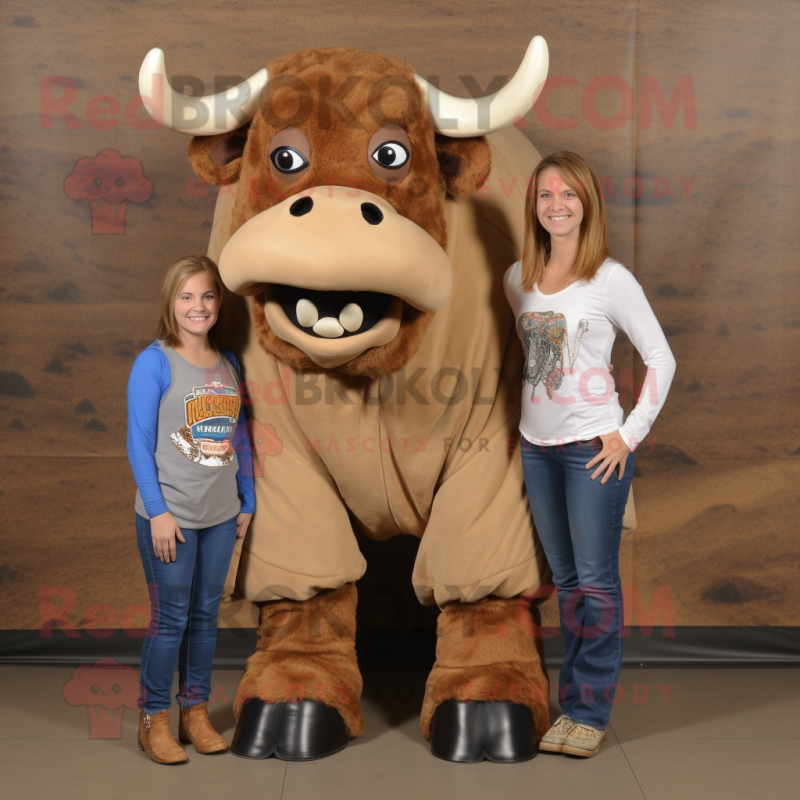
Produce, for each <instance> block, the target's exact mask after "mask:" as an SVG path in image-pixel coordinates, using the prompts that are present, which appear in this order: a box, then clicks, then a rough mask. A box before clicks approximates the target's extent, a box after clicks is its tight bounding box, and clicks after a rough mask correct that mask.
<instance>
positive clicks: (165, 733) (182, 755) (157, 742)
mask: <svg viewBox="0 0 800 800" xmlns="http://www.w3.org/2000/svg"><path fill="white" fill-rule="evenodd" d="M138 744H139V749H140V750H144V751H145V753H147V755H149V756H150V758H152V759H153V761H155V762H156V763H157V764H183V763H184V762H186V761H188V760H189V759H188V757H187V755H186V751H185V750H184V749H183V748H182V747H181V746H180V745H179V744H178V743H177V742H176V741H175V737H174V736H173V735H172V733H170V730H169V711H168V710H167V709H164V710H163V711H159V712H158V714H148V713H146V712H145V710H144V709H142V711H141V712H140V714H139V740H138Z"/></svg>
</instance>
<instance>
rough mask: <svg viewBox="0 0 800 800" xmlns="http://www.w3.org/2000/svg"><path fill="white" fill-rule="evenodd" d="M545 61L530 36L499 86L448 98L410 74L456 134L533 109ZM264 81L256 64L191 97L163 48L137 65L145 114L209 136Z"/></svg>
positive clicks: (243, 118) (232, 123)
mask: <svg viewBox="0 0 800 800" xmlns="http://www.w3.org/2000/svg"><path fill="white" fill-rule="evenodd" d="M549 61H550V59H549V54H548V50H547V42H545V40H544V39H543V38H542V37H541V36H534V37H533V39H532V40H531V43H530V44H529V45H528V49H527V51H526V52H525V57H524V58H523V59H522V63H521V64H520V66H519V69H518V70H517V72H516V74H515V75H514V77H513V78H511V80H510V81H509V82H508V83H507V84H506V85H505V86H504V87H503V88H502V89H500V91H498V92H495V93H494V94H490V95H487V96H486V97H479V98H463V97H453V96H452V95H450V94H447V93H446V92H442V91H440V90H439V89H437V88H436V87H435V86H433V85H432V84H430V83H428V81H426V80H425V79H424V78H421V77H420V76H419V75H416V74H415V75H414V78H415V80H416V81H417V84H418V85H419V87H420V89H421V90H422V94H423V97H424V99H425V104H426V107H427V109H428V118H429V119H430V122H431V127H432V128H433V129H434V130H436V131H438V132H439V133H442V134H444V135H446V136H452V137H457V138H463V137H467V136H482V135H484V134H486V133H491V132H492V131H497V130H500V129H501V128H505V127H507V126H509V125H511V124H512V123H513V122H514V121H515V120H516V119H518V118H519V117H524V116H525V114H527V113H528V112H529V111H530V110H531V108H533V104H534V103H535V102H536V99H537V98H538V97H539V95H540V94H541V91H542V88H543V87H544V81H545V78H547V70H548V67H549ZM268 80H269V76H268V74H267V70H266V69H260V70H259V71H258V72H256V73H255V75H253V76H252V77H251V78H248V79H247V80H246V81H242V83H240V84H239V85H238V86H234V87H232V88H231V89H228V90H227V91H225V92H220V93H219V94H215V95H208V96H206V97H190V96H188V95H184V94H181V93H180V92H176V91H175V90H174V89H173V88H172V87H171V86H170V85H169V82H168V81H167V75H166V68H165V65H164V51H163V50H161V49H160V48H158V47H154V48H153V49H152V50H151V51H150V52H149V53H148V54H147V55H146V56H145V59H144V61H143V62H142V67H141V69H140V70H139V93H140V94H141V96H142V101H143V103H144V106H145V108H146V109H147V111H148V113H149V114H150V116H151V117H152V118H153V119H154V120H155V121H156V122H158V123H159V124H161V125H163V126H164V127H165V128H171V129H172V130H174V131H178V132H179V133H186V134H189V135H190V136H212V135H214V134H218V133H228V132H229V131H233V130H236V128H239V127H241V126H242V125H244V124H246V123H247V122H249V121H250V120H251V119H252V118H253V117H254V116H255V113H256V110H257V109H258V105H259V103H260V101H261V94H262V92H263V91H264V88H265V87H266V85H267V81H268ZM187 109H188V110H189V112H190V114H189V119H186V110H187ZM176 112H177V116H176Z"/></svg>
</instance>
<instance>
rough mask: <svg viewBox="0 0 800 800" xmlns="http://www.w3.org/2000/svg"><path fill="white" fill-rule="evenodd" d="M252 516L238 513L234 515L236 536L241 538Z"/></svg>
mask: <svg viewBox="0 0 800 800" xmlns="http://www.w3.org/2000/svg"><path fill="white" fill-rule="evenodd" d="M252 518H253V515H252V514H239V516H238V517H236V538H237V539H242V538H243V537H244V535H245V534H246V533H247V526H248V525H249V524H250V520H251V519H252Z"/></svg>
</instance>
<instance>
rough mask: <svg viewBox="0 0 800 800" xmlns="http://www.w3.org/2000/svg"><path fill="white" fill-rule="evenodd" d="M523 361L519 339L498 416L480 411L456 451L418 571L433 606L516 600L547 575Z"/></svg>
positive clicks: (504, 375) (497, 400) (497, 399)
mask: <svg viewBox="0 0 800 800" xmlns="http://www.w3.org/2000/svg"><path fill="white" fill-rule="evenodd" d="M521 358H522V354H521V348H520V346H519V342H518V341H517V339H516V336H515V334H514V333H513V332H511V334H510V336H509V338H508V340H507V343H506V351H505V356H504V359H503V368H502V372H501V375H500V377H498V381H497V384H496V388H495V395H494V402H493V404H492V406H491V409H490V410H488V414H487V413H486V412H485V411H484V412H483V413H481V409H487V407H486V406H475V407H474V408H473V413H472V414H471V416H470V418H469V419H468V420H467V423H466V425H465V426H464V430H463V432H462V433H461V434H460V435H461V437H463V439H464V440H465V441H466V440H469V442H470V443H471V444H470V446H469V447H468V448H466V447H464V448H459V442H458V440H457V439H454V441H453V444H452V445H451V454H452V455H451V456H449V457H448V460H447V462H446V464H445V469H444V471H443V477H442V479H441V483H440V485H439V487H438V489H437V491H436V494H435V496H434V501H433V505H432V508H431V516H430V520H429V521H428V525H427V527H426V529H425V534H424V535H423V537H422V542H421V544H420V548H419V552H418V555H417V560H416V564H415V567H414V576H413V583H414V588H415V591H416V593H417V596H418V597H419V599H420V601H421V602H422V603H424V604H426V605H429V604H433V603H436V604H438V605H440V606H441V605H443V604H445V603H448V602H451V601H462V602H475V601H477V600H480V599H481V598H483V597H486V596H487V595H490V594H493V595H496V596H499V597H514V596H515V595H517V594H519V593H520V592H523V591H524V590H525V589H528V588H530V587H531V586H534V585H536V584H538V583H539V582H540V578H541V574H542V572H543V571H544V570H545V568H546V567H545V560H544V554H543V551H542V549H541V545H540V544H539V541H538V539H537V538H536V536H535V532H534V528H533V521H532V519H531V513H530V509H529V506H528V499H527V495H526V493H525V484H524V479H523V475H522V462H521V460H520V457H519V453H518V452H517V449H518V437H519V402H520V396H521V391H520V388H519V375H520V374H521ZM489 372H491V370H484V373H489ZM484 394H487V392H484Z"/></svg>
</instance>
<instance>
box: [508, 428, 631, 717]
mask: <svg viewBox="0 0 800 800" xmlns="http://www.w3.org/2000/svg"><path fill="white" fill-rule="evenodd" d="M601 449H602V442H601V440H600V438H599V437H595V438H594V439H591V440H587V441H583V442H570V443H569V444H562V445H554V446H552V447H543V446H539V445H535V444H531V443H530V442H528V441H527V440H526V439H525V438H524V437H523V438H522V440H521V447H520V451H521V456H522V469H523V472H524V475H525V486H526V488H527V490H528V500H529V501H530V505H531V512H532V513H533V521H534V523H535V524H536V530H537V532H538V534H539V539H540V541H541V542H542V546H543V548H544V552H545V555H546V556H547V560H548V562H549V564H550V568H551V569H552V570H553V583H554V584H555V587H556V590H557V596H558V610H559V612H560V615H561V633H562V635H563V636H564V643H565V654H564V663H563V665H562V667H561V673H560V675H559V687H558V693H559V700H560V702H561V711H562V713H564V714H568V715H569V716H570V717H572V718H573V719H574V720H576V721H577V722H584V723H586V724H588V725H592V726H594V727H595V728H605V727H606V726H607V725H608V720H609V717H610V716H611V707H612V705H613V701H614V696H615V691H616V684H617V680H618V678H619V670H620V667H621V666H622V635H621V634H622V625H623V609H622V587H621V583H620V578H619V544H620V537H621V535H622V517H623V515H624V513H625V505H626V503H627V502H628V492H629V491H630V486H631V479H632V478H633V460H634V459H633V455H634V454H633V453H630V454H629V455H628V459H627V462H626V463H625V472H624V474H623V477H622V480H619V479H618V478H617V475H618V471H619V470H618V468H617V469H615V470H614V473H613V474H612V475H611V477H610V478H609V479H608V480H607V481H606V483H605V484H602V483H600V480H601V479H602V477H603V475H604V474H605V472H601V473H600V474H599V475H598V476H597V478H595V479H594V480H592V479H591V476H592V473H593V472H594V471H595V470H596V469H597V464H595V465H594V466H593V467H592V468H591V469H586V464H587V463H588V462H589V461H591V460H592V459H593V458H594V457H595V455H597V453H599V452H600V451H601Z"/></svg>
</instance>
